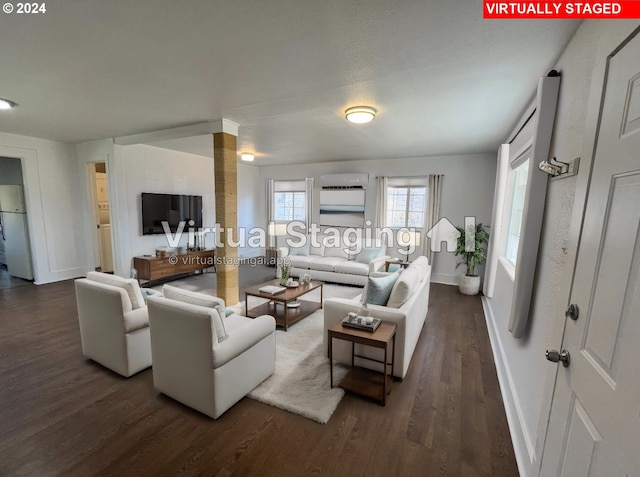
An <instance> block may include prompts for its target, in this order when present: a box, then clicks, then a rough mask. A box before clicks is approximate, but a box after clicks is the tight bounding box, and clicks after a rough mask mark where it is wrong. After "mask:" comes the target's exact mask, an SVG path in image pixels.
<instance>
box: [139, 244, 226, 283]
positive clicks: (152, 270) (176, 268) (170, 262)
mask: <svg viewBox="0 0 640 477" xmlns="http://www.w3.org/2000/svg"><path fill="white" fill-rule="evenodd" d="M215 256H216V251H215V250H214V249H210V250H198V251H189V252H183V253H173V254H169V255H167V256H166V257H154V256H142V257H134V258H133V268H135V269H136V273H137V274H138V280H139V281H140V284H141V285H146V284H147V283H149V282H153V281H156V280H164V279H166V278H172V277H175V276H177V275H184V274H188V273H193V272H196V271H199V270H206V269H207V268H210V267H213V266H215Z"/></svg>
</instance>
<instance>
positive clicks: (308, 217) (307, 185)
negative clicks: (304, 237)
mask: <svg viewBox="0 0 640 477" xmlns="http://www.w3.org/2000/svg"><path fill="white" fill-rule="evenodd" d="M313 185H314V180H313V177H305V179H304V195H305V199H306V201H307V213H306V214H305V225H306V227H307V232H308V231H309V229H310V228H311V222H312V220H313Z"/></svg>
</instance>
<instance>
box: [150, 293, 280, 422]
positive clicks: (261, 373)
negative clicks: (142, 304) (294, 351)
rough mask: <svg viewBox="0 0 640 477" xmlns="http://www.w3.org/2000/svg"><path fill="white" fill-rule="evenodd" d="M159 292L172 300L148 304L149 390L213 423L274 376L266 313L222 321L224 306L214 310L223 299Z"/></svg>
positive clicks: (273, 344)
mask: <svg viewBox="0 0 640 477" xmlns="http://www.w3.org/2000/svg"><path fill="white" fill-rule="evenodd" d="M163 293H164V295H165V296H170V297H172V298H173V299H171V298H166V297H165V296H151V297H149V298H148V300H147V301H148V307H149V319H150V328H151V350H152V355H153V384H154V387H155V388H156V389H157V390H158V391H160V392H162V393H164V394H166V395H167V396H170V397H172V398H173V399H175V400H177V401H180V402H182V403H183V404H186V405H187V406H189V407H191V408H193V409H196V410H198V411H200V412H202V413H204V414H206V415H208V416H210V417H212V418H214V419H217V418H218V417H220V416H221V415H222V414H223V413H224V412H225V411H227V410H228V409H229V408H230V407H231V406H233V405H234V404H235V403H236V402H238V401H239V400H240V399H242V398H243V397H244V396H245V395H247V394H248V393H249V392H250V391H251V390H253V389H254V388H255V387H256V386H258V385H259V384H260V383H261V382H262V381H264V380H265V379H266V378H268V377H269V376H270V375H271V374H273V371H274V370H275V352H276V341H275V327H276V322H275V320H274V318H273V317H271V316H268V315H263V316H260V317H258V318H254V319H251V318H246V317H244V316H239V315H237V314H235V313H234V314H232V315H230V316H227V317H226V318H224V317H223V316H221V315H224V311H222V313H220V312H219V310H224V302H222V303H221V306H222V308H218V307H217V306H216V303H220V302H221V301H222V300H220V299H219V298H216V297H212V296H209V295H203V294H200V293H194V292H188V291H186V290H182V291H179V292H175V289H174V293H168V292H167V287H166V286H165V289H163ZM179 295H180V296H179ZM178 299H180V300H183V301H178ZM207 303H210V305H211V306H202V305H203V304H207Z"/></svg>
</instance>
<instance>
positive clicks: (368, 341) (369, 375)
mask: <svg viewBox="0 0 640 477" xmlns="http://www.w3.org/2000/svg"><path fill="white" fill-rule="evenodd" d="M327 333H328V334H329V349H328V351H329V353H328V354H329V369H330V376H331V387H333V339H334V338H336V339H341V340H344V341H350V342H351V370H350V371H349V374H347V376H345V377H344V379H343V380H342V381H341V382H340V387H341V388H343V389H344V390H346V391H350V392H352V393H355V394H360V395H361V396H365V397H368V398H371V399H375V400H377V401H379V402H380V403H381V404H382V405H383V406H385V405H386V404H387V394H389V393H390V392H391V379H393V372H394V361H395V360H394V355H395V351H396V324H395V323H388V322H384V321H383V322H382V323H380V326H378V329H377V330H376V331H374V332H373V333H371V332H370V331H365V330H357V329H354V328H346V327H343V326H342V323H341V322H340V323H336V324H335V325H333V326H332V327H331V328H329V329H328V330H327ZM356 343H358V344H363V345H366V346H372V347H374V348H381V349H383V350H384V360H383V361H379V360H374V359H371V358H366V359H368V360H370V361H377V362H379V363H384V371H383V372H382V373H378V372H376V371H373V370H370V369H366V368H361V367H357V366H355V358H356V357H363V356H358V355H356V354H355V345H356ZM389 343H392V345H391V348H392V352H391V363H389V362H388V356H387V355H388V347H389ZM389 366H391V373H389V372H388V370H389Z"/></svg>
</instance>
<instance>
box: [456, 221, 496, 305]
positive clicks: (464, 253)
mask: <svg viewBox="0 0 640 477" xmlns="http://www.w3.org/2000/svg"><path fill="white" fill-rule="evenodd" d="M457 229H458V231H459V232H460V236H459V237H458V242H457V246H456V255H460V256H461V257H462V261H461V262H459V263H458V265H457V266H456V268H457V267H459V266H460V265H465V266H466V267H467V272H466V273H465V274H464V275H460V282H459V284H458V286H459V288H460V293H462V294H463V295H477V294H478V292H479V291H480V276H479V275H476V274H475V269H476V267H477V266H478V265H482V264H483V263H484V262H485V261H486V260H487V255H486V251H485V246H486V244H487V242H488V239H489V233H488V232H487V231H486V230H485V228H484V225H482V224H477V225H476V226H475V227H474V226H473V225H471V226H469V227H468V228H467V231H466V233H465V230H464V229H463V228H462V227H457ZM467 237H468V239H467Z"/></svg>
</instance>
